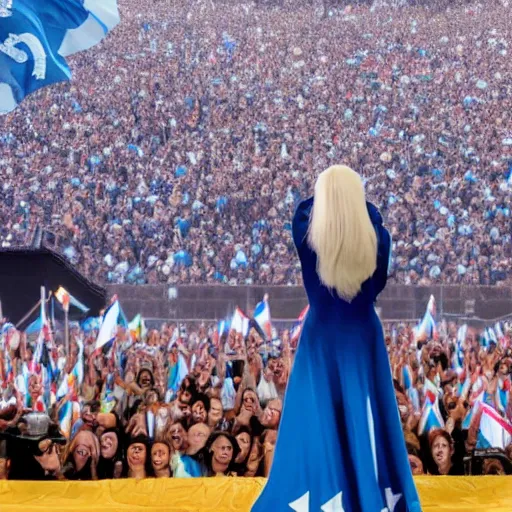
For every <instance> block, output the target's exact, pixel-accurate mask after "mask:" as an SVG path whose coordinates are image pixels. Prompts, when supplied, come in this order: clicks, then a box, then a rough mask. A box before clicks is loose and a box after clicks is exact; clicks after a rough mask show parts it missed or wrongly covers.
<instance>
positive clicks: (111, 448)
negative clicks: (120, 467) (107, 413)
mask: <svg viewBox="0 0 512 512" xmlns="http://www.w3.org/2000/svg"><path fill="white" fill-rule="evenodd" d="M100 444H101V456H102V457H103V458H104V459H112V458H113V457H114V455H115V454H116V453H117V448H118V446H119V442H118V439H117V435H116V434H115V433H114V432H107V433H106V434H103V435H102V436H101V441H100Z"/></svg>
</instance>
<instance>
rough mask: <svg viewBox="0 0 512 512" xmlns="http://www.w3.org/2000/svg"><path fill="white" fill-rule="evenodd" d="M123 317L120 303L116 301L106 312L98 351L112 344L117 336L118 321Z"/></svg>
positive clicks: (98, 342)
mask: <svg viewBox="0 0 512 512" xmlns="http://www.w3.org/2000/svg"><path fill="white" fill-rule="evenodd" d="M120 317H121V308H120V306H119V301H117V300H115V301H114V302H113V303H112V304H111V305H110V306H109V307H108V309H107V310H106V311H105V313H104V315H103V321H102V322H101V327H100V332H99V333H98V338H97V339H96V347H95V348H96V350H99V349H102V348H103V347H104V346H105V345H108V344H109V343H112V342H113V341H114V339H115V337H116V334H117V326H118V321H119V319H120Z"/></svg>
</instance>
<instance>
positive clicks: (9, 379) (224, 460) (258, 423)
mask: <svg viewBox="0 0 512 512" xmlns="http://www.w3.org/2000/svg"><path fill="white" fill-rule="evenodd" d="M96 329H97V327H94V326H92V327H86V326H85V325H84V326H83V328H82V327H80V325H78V324H72V325H71V328H70V347H71V349H70V353H69V355H68V356H67V355H66V353H65V351H64V348H63V335H62V333H60V332H53V333H52V331H51V329H49V328H46V327H43V329H42V331H41V333H39V334H37V336H36V337H33V336H32V335H30V336H27V335H26V334H25V333H20V332H18V331H17V330H16V329H15V328H14V326H12V324H9V323H6V322H5V320H4V321H3V322H2V326H1V332H2V337H1V350H0V356H1V357H0V362H1V364H0V383H1V385H2V401H1V403H0V478H4V479H5V478H9V479H24V480H55V479H56V480H96V479H108V478H121V477H133V478H148V477H156V478H160V477H178V478H191V477H200V476H221V475H226V476H267V475H268V473H269V469H270V467H271V464H272V458H273V451H274V446H275V442H276V438H277V435H278V428H279V422H280V417H281V411H282V406H283V397H284V393H285V389H286V385H287V380H288V376H289V374H290V369H291V366H292V364H293V358H294V354H295V351H296V348H297V336H296V333H295V332H292V333H290V332H289V331H283V332H281V333H279V334H278V336H279V337H278V338H277V337H275V338H274V339H273V340H272V342H271V343H269V342H265V341H264V338H263V337H262V333H261V331H260V330H258V329H257V328H254V327H253V328H252V329H251V330H250V331H249V332H248V334H247V335H246V336H243V335H242V334H241V333H237V332H235V331H234V330H229V331H227V332H225V333H222V334H221V333H219V331H217V330H216V329H215V328H214V327H213V326H210V327H208V326H200V327H198V328H197V329H190V328H189V329H187V326H185V325H175V324H163V325H162V326H161V328H160V329H153V330H150V331H147V330H146V329H145V328H144V323H143V321H142V320H141V319H140V321H139V322H138V323H137V324H136V326H135V327H133V324H132V327H131V328H129V329H127V328H125V327H122V326H119V328H118V331H117V336H116V338H115V341H114V342H113V343H112V344H108V345H105V346H104V347H103V348H101V349H97V347H96V340H97V336H98V332H97V330H96ZM499 329H501V327H500V328H499ZM499 329H498V333H499V336H496V335H495V334H494V335H493V336H489V332H491V331H490V330H489V331H486V332H485V334H484V335H483V336H481V333H478V332H476V331H474V330H472V329H468V328H467V326H457V325H455V324H446V323H445V322H442V323H441V324H440V325H439V328H438V329H437V331H436V333H435V334H432V335H431V336H430V337H427V336H425V335H424V334H422V332H420V331H421V329H413V328H412V327H411V326H408V325H405V324H394V325H390V326H387V337H386V344H387V346H388V352H389V357H390V364H391V368H392V371H393V377H394V385H395V392H396V399H397V408H398V411H399V414H400V417H401V420H402V424H403V430H404V436H405V442H406V446H407V451H408V454H409V461H410V464H411V468H412V470H413V473H414V474H415V475H420V474H431V475H439V474H450V475H463V474H511V473H512V423H511V420H512V400H510V398H509V397H510V388H511V374H512V349H511V347H510V339H511V338H510V335H512V330H511V328H510V326H506V327H504V328H503V331H504V332H501V331H500V330H499ZM492 332H493V333H494V332H495V331H494V330H492ZM304 406H305V407H307V406H308V405H307V404H304ZM311 414H315V411H311ZM297 449H298V450H300V449H301V447H300V446H297Z"/></svg>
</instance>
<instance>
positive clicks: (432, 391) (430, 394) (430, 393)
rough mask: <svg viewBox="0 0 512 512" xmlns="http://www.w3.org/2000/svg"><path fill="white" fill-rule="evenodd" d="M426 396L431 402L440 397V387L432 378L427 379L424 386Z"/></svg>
mask: <svg viewBox="0 0 512 512" xmlns="http://www.w3.org/2000/svg"><path fill="white" fill-rule="evenodd" d="M424 392H425V398H426V399H427V400H429V401H430V403H431V404H433V403H435V401H436V400H437V399H438V398H439V388H438V387H437V386H436V385H435V384H434V383H433V382H432V381H431V380H430V379H425V386H424Z"/></svg>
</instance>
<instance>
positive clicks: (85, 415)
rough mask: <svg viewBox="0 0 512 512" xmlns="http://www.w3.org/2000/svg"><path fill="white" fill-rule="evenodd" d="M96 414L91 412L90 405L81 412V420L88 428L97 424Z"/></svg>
mask: <svg viewBox="0 0 512 512" xmlns="http://www.w3.org/2000/svg"><path fill="white" fill-rule="evenodd" d="M97 416H98V414H97V413H95V412H92V408H91V406H90V405H85V406H84V408H83V410H82V420H83V422H84V423H86V424H87V425H89V426H91V427H92V426H95V425H96V424H97V421H96V418H97Z"/></svg>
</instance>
